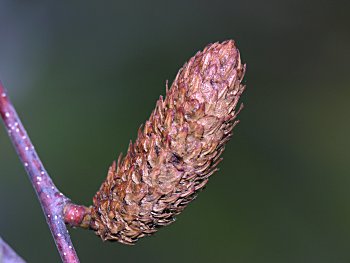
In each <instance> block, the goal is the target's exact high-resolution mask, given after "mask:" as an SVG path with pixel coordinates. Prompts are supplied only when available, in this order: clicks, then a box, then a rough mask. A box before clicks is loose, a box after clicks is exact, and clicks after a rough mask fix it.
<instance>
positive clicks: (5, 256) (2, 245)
mask: <svg viewBox="0 0 350 263" xmlns="http://www.w3.org/2000/svg"><path fill="white" fill-rule="evenodd" d="M0 262H1V263H25V261H24V260H23V259H22V258H21V257H20V256H18V255H17V253H16V252H15V251H14V250H13V249H12V248H11V247H10V246H9V245H8V244H6V242H5V241H4V240H2V239H1V237H0Z"/></svg>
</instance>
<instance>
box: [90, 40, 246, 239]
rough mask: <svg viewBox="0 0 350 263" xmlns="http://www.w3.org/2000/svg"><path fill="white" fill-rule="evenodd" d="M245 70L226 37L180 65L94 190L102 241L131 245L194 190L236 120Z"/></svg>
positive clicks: (215, 159)
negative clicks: (104, 177)
mask: <svg viewBox="0 0 350 263" xmlns="http://www.w3.org/2000/svg"><path fill="white" fill-rule="evenodd" d="M244 72H245V65H243V64H242V63H241V59H240V54H239V51H238V49H237V48H236V46H235V42H234V41H232V40H229V41H225V42H223V43H214V44H210V45H208V46H207V47H206V48H205V49H204V50H203V51H202V52H198V53H197V54H196V55H195V56H194V57H192V58H191V59H190V60H189V61H188V62H187V63H186V64H185V65H184V66H183V68H182V69H180V71H179V73H178V74H177V76H176V78H175V80H174V82H173V84H172V85H171V88H170V89H169V90H168V89H167V91H166V97H165V99H163V98H162V97H160V98H159V100H158V101H157V104H156V108H155V110H154V111H153V112H152V114H151V117H150V118H149V120H148V121H147V122H146V123H145V125H144V127H143V128H140V129H139V132H138V137H137V139H136V141H135V143H134V144H132V143H130V145H129V149H128V152H127V154H126V156H125V157H124V158H122V157H121V156H120V157H119V159H118V163H115V162H114V163H113V165H112V166H111V167H110V169H109V171H108V175H107V178H106V180H105V181H104V182H103V184H102V186H101V188H100V190H99V191H98V192H97V193H96V195H95V197H94V200H93V203H94V205H93V207H92V213H91V219H92V221H91V222H92V223H91V226H92V228H93V229H95V231H96V233H97V234H98V235H100V236H101V238H102V239H103V240H117V241H119V242H122V243H125V244H133V243H134V242H136V241H137V240H138V239H139V238H140V237H143V236H146V235H150V234H152V233H154V232H156V231H157V230H158V228H159V227H160V226H164V225H168V224H170V223H171V222H173V221H174V219H175V216H176V215H178V214H179V213H181V211H182V210H183V209H184V208H185V207H186V206H187V205H188V204H189V203H190V202H191V201H192V200H193V199H194V198H195V197H196V195H197V193H198V191H199V190H201V189H202V188H203V187H204V186H205V185H206V183H207V182H208V178H209V177H210V176H211V175H212V174H213V173H214V172H215V171H216V169H217V168H216V166H217V164H218V163H219V162H220V160H221V159H220V155H221V153H222V152H223V150H224V147H225V144H226V142H227V141H228V140H229V139H230V137H231V135H232V129H233V127H234V126H235V124H236V123H237V122H238V121H237V120H236V116H237V114H238V112H239V109H238V110H236V108H237V104H238V100H239V98H240V96H241V94H242V92H243V91H244V85H242V84H241V82H242V79H243V76H244Z"/></svg>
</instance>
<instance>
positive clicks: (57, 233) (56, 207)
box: [0, 82, 79, 263]
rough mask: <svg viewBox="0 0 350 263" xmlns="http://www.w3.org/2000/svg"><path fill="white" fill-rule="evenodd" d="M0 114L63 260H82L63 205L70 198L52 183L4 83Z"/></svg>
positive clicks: (1, 86)
mask: <svg viewBox="0 0 350 263" xmlns="http://www.w3.org/2000/svg"><path fill="white" fill-rule="evenodd" d="M0 115H1V118H2V119H3V121H4V124H5V127H6V129H7V132H8V135H9V137H10V139H11V141H12V143H13V146H14V147H15V149H16V151H17V154H18V156H19V158H20V160H21V162H22V163H23V165H24V168H25V170H26V172H27V174H28V176H29V179H30V182H31V183H32V185H33V188H34V190H35V192H36V194H37V196H38V199H39V202H40V204H41V207H42V209H43V212H44V215H45V217H46V222H47V224H48V225H49V228H50V230H51V233H52V236H53V238H54V240H55V243H56V246H57V249H58V252H59V254H60V256H61V259H62V261H63V262H64V263H76V262H79V259H78V256H77V254H76V252H75V250H74V247H73V244H72V241H71V239H70V236H69V233H68V230H67V228H66V225H65V222H64V215H63V210H64V206H65V205H67V204H69V203H70V200H69V199H68V198H67V197H65V196H64V195H63V194H62V193H61V192H60V191H59V190H58V189H57V187H56V186H55V185H54V183H53V182H52V180H51V178H50V176H49V174H48V173H47V171H46V170H45V168H44V166H43V164H42V162H41V161H40V159H39V157H38V154H37V152H36V151H35V149H34V146H33V144H32V142H31V141H30V139H29V137H28V134H27V132H26V130H25V129H24V127H23V125H22V123H21V121H20V119H19V117H18V115H17V113H16V111H15V108H14V107H13V105H12V103H11V101H10V99H9V97H8V95H7V92H6V90H5V89H4V87H3V85H2V84H1V82H0Z"/></svg>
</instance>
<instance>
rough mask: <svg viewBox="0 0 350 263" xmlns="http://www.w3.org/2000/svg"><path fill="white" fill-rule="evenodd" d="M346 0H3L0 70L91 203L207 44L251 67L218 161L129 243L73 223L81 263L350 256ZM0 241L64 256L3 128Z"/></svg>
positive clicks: (45, 145)
mask: <svg viewBox="0 0 350 263" xmlns="http://www.w3.org/2000/svg"><path fill="white" fill-rule="evenodd" d="M349 11H350V4H349V1H323V0H320V1H304V0H296V1H295V0H289V1H277V0H266V1H258V0H246V1H220V0H216V1H185V0H178V1H169V2H168V1H128V2H127V1H40V0H36V1H19V0H15V1H14V0H1V1H0V79H1V80H2V82H3V83H4V85H5V86H6V88H7V89H8V91H9V93H10V96H11V98H12V100H13V102H14V104H15V106H16V108H17V110H18V112H19V114H20V116H21V118H22V121H23V123H24V125H25V126H26V128H27V131H28V133H29V134H30V136H31V138H32V141H33V143H34V144H35V146H36V149H37V150H38V152H39V155H40V156H41V158H42V160H43V162H44V164H45V165H46V168H47V170H48V171H49V172H50V174H51V176H52V178H53V180H54V181H55V183H56V184H57V186H58V187H59V188H60V189H61V190H62V191H63V192H64V193H65V194H66V195H67V196H69V197H70V198H71V199H72V200H73V201H75V202H77V203H83V204H86V205H88V204H91V200H92V197H93V195H94V193H95V192H96V190H97V189H98V188H99V186H100V183H101V182H102V181H103V180H104V178H105V176H106V173H107V169H108V166H109V165H110V164H111V162H112V161H113V160H114V159H116V158H117V156H118V155H119V153H120V152H124V153H125V152H126V149H127V146H128V143H129V140H130V139H133V140H134V139H135V137H136V131H137V128H138V127H139V126H140V124H141V123H143V122H144V121H145V120H146V119H147V118H148V116H149V115H150V113H151V111H152V110H153V108H154V105H155V101H156V100H157V98H158V97H159V95H160V94H162V95H164V93H165V81H166V80H167V79H168V80H169V81H170V82H172V80H173V79H174V77H175V75H176V73H177V71H178V69H179V68H180V67H181V66H182V65H183V63H184V62H185V61H186V60H187V59H188V58H190V57H191V56H192V55H193V54H194V53H195V52H196V51H197V50H199V49H202V48H203V47H204V46H206V45H207V44H208V43H210V42H215V41H222V40H225V39H231V38H232V39H235V40H236V41H237V45H238V47H239V48H240V51H241V55H242V59H243V61H244V62H245V63H247V74H246V77H245V83H246V85H247V90H246V92H245V94H244V96H243V98H242V102H244V104H245V109H244V110H243V112H242V113H241V114H240V120H241V123H240V124H239V125H238V126H237V127H236V129H235V134H234V136H233V139H232V141H231V142H230V143H229V144H228V146H227V147H226V151H225V153H224V161H223V162H222V163H221V165H220V171H219V172H218V173H216V174H215V175H214V176H213V177H212V179H211V180H210V182H209V184H208V187H207V189H206V190H205V191H204V192H203V193H201V194H200V195H199V198H198V199H197V200H196V201H195V202H194V203H192V204H191V205H190V206H189V207H188V208H187V209H186V210H185V212H184V213H183V214H182V215H181V216H179V218H178V220H177V222H176V223H174V224H172V225H171V226H168V227H166V228H163V229H162V230H160V231H159V232H158V233H157V234H156V235H155V236H152V237H148V238H143V239H142V240H140V242H139V243H138V244H137V245H136V246H133V247H129V246H125V245H121V244H119V243H109V242H105V243H103V242H102V241H101V240H100V239H99V238H98V237H96V236H95V235H94V234H93V233H92V232H90V231H84V230H79V229H76V230H72V231H71V235H72V239H73V242H74V244H75V246H76V249H77V252H78V254H79V256H80V259H81V261H82V262H153V263H156V262H168V263H171V262H184V263H185V262H220V263H221V262H222V263H224V262H240V263H244V262H247V263H253V262H254V263H255V262H269V263H273V262H276V263H277V262H278V263H281V262H332V263H333V262H350V252H349V243H350V205H349V204H350V192H349V189H350V160H349V158H350V157H349V148H350V139H349V134H350V122H349V116H350V107H349V100H350V89H349V87H350V70H349V61H350V50H349V49H350V48H349V47H350V34H349V26H350V17H349ZM0 178H1V180H0V200H1V201H0V211H1V212H0V215H1V216H0V235H1V236H2V237H3V238H4V239H5V240H6V241H7V242H8V243H9V244H10V245H11V246H12V247H13V248H15V250H16V251H17V252H18V253H19V254H20V255H21V256H22V257H23V258H25V259H26V260H27V261H28V262H59V261H60V259H59V256H58V253H57V252H56V248H55V246H54V243H53V241H52V239H51V236H50V235H51V234H50V232H49V230H48V228H47V226H46V224H45V219H44V217H43V215H42V213H41V209H40V206H39V204H38V201H37V200H36V197H35V194H34V192H33V190H32V187H31V185H30V183H29V181H28V179H27V176H26V174H25V172H24V169H23V167H22V165H21V164H20V162H19V161H18V158H17V156H16V154H15V152H14V150H13V148H12V146H11V144H10V142H9V139H8V136H7V134H6V132H5V129H3V127H1V129H0Z"/></svg>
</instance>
